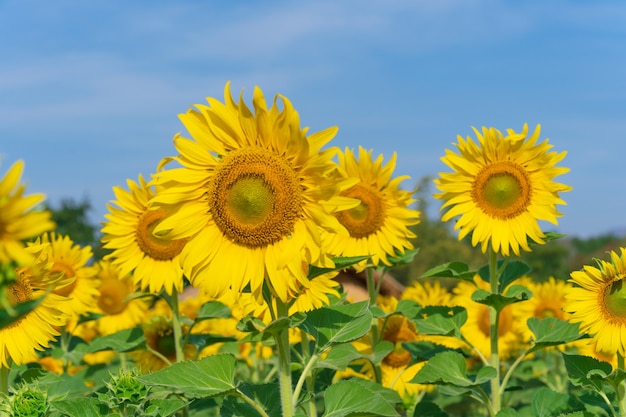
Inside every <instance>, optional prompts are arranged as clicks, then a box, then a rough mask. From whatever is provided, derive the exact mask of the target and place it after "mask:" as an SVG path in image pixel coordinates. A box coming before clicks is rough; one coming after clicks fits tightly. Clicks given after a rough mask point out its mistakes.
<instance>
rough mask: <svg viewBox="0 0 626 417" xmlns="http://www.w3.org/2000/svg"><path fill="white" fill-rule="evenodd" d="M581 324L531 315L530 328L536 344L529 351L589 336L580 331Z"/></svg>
mask: <svg viewBox="0 0 626 417" xmlns="http://www.w3.org/2000/svg"><path fill="white" fill-rule="evenodd" d="M579 326H580V324H579V323H570V322H569V321H566V320H561V319H558V318H555V317H548V318H545V319H539V318H537V317H531V318H530V319H528V328H529V329H530V331H531V332H533V334H534V335H535V344H534V345H533V346H532V347H531V348H530V349H529V351H528V352H529V353H530V352H535V351H537V350H540V349H544V348H546V347H550V346H557V345H561V344H563V343H569V342H573V341H574V340H579V339H584V338H587V337H589V336H588V335H583V334H581V333H580V332H579Z"/></svg>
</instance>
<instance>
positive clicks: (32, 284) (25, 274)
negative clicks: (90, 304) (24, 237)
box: [0, 245, 69, 368]
mask: <svg viewBox="0 0 626 417" xmlns="http://www.w3.org/2000/svg"><path fill="white" fill-rule="evenodd" d="M24 250H25V251H26V252H27V257H31V259H34V262H33V263H31V264H30V265H28V266H22V267H19V268H17V269H16V275H17V278H16V281H15V282H14V283H12V284H10V285H8V286H6V287H4V288H2V289H1V290H2V291H4V293H5V296H6V297H7V299H8V301H9V303H10V304H11V305H12V306H15V305H17V304H18V303H23V302H26V301H31V300H36V299H39V298H41V297H43V300H42V301H41V302H40V303H39V304H38V305H37V306H36V307H35V308H34V309H33V310H31V311H30V312H28V313H27V314H26V315H24V316H22V317H21V318H19V319H18V320H16V321H14V322H12V323H11V324H9V325H8V326H6V327H3V328H2V329H0V367H5V368H8V367H9V363H10V362H13V363H15V364H16V365H21V364H23V363H28V362H33V361H36V360H37V353H36V350H39V351H43V350H44V348H46V347H48V346H49V344H50V341H52V340H54V338H55V337H56V336H58V335H59V331H58V330H57V329H58V328H59V327H61V326H63V325H64V324H65V321H66V320H67V316H68V314H67V312H66V304H67V302H68V298H67V297H64V296H62V295H58V294H54V293H49V291H50V290H54V288H55V287H56V286H57V285H61V286H62V285H67V284H68V281H69V279H68V278H65V277H63V274H59V273H51V272H50V267H51V266H52V263H51V262H48V260H47V254H46V252H45V247H44V246H43V245H32V246H30V247H28V248H25V249H24Z"/></svg>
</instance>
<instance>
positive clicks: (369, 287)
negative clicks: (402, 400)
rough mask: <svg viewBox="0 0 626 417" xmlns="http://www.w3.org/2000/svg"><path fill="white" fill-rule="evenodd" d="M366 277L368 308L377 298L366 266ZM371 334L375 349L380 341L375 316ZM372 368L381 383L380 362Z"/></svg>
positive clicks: (373, 348)
mask: <svg viewBox="0 0 626 417" xmlns="http://www.w3.org/2000/svg"><path fill="white" fill-rule="evenodd" d="M365 273H366V277H367V292H368V294H369V304H370V308H372V307H375V306H376V301H377V299H378V286H377V285H376V281H375V280H374V272H373V268H372V267H368V268H366V269H365ZM370 334H371V336H370V337H371V345H372V350H373V351H375V350H376V345H377V344H378V342H379V341H380V334H379V330H378V319H377V318H376V317H373V318H372V326H371V328H370ZM372 366H373V368H374V374H375V376H376V382H378V383H382V381H383V376H382V371H381V369H380V364H377V363H372Z"/></svg>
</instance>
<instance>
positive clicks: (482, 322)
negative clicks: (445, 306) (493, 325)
mask: <svg viewBox="0 0 626 417" xmlns="http://www.w3.org/2000/svg"><path fill="white" fill-rule="evenodd" d="M477 287H478V288H482V289H483V290H488V289H489V284H487V283H486V282H485V281H483V280H482V279H480V278H479V277H476V278H475V279H474V283H471V282H468V281H461V282H459V283H458V284H457V286H456V287H455V288H454V289H453V293H454V303H455V305H459V306H462V307H465V309H466V310H467V321H466V322H465V324H464V325H463V326H462V327H461V333H462V334H463V336H464V337H465V338H466V339H467V341H468V342H469V343H470V344H471V345H472V346H473V347H474V348H475V349H476V350H478V351H479V352H480V353H481V354H482V355H483V356H484V357H485V358H489V357H490V355H491V344H490V341H491V339H490V334H491V330H490V325H489V323H490V322H489V307H488V306H487V305H485V304H481V303H477V302H476V301H474V300H472V294H473V293H474V291H476V288H477ZM505 291H506V289H505ZM520 304H523V303H514V304H509V305H508V306H506V307H504V308H503V309H502V311H501V312H500V320H499V323H498V355H499V356H500V358H501V359H503V360H505V359H508V358H510V357H511V356H512V355H514V354H515V353H516V352H518V351H519V350H520V349H521V347H522V346H523V343H524V337H523V334H522V332H521V329H520V326H519V325H518V324H517V323H516V321H515V317H516V310H517V309H519V305H520Z"/></svg>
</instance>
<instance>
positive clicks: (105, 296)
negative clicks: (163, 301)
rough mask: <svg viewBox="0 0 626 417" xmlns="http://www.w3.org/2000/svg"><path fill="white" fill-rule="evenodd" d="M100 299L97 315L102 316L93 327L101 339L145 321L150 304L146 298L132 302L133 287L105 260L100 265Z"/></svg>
mask: <svg viewBox="0 0 626 417" xmlns="http://www.w3.org/2000/svg"><path fill="white" fill-rule="evenodd" d="M96 266H97V267H98V270H99V272H98V278H99V279H100V296H99V298H98V302H97V307H96V309H95V313H96V314H102V317H100V318H98V319H97V320H96V321H95V322H94V324H95V326H96V327H95V329H96V331H97V332H98V334H100V335H103V336H105V335H108V334H112V333H115V332H118V331H120V330H124V329H132V328H134V327H135V326H137V325H138V324H140V323H142V322H143V320H144V318H145V317H146V314H147V311H148V307H149V303H148V301H146V299H145V298H132V296H133V294H134V293H135V285H134V284H133V280H132V278H130V277H128V276H126V277H122V276H121V275H120V273H119V270H118V269H117V268H116V267H115V266H114V265H113V264H112V263H111V262H110V261H106V260H102V261H99V262H98V263H97V264H96Z"/></svg>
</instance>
